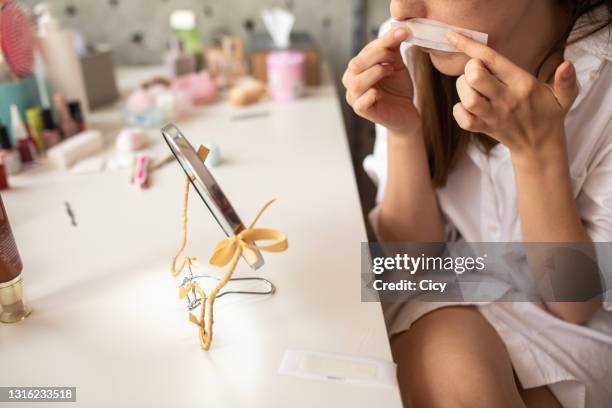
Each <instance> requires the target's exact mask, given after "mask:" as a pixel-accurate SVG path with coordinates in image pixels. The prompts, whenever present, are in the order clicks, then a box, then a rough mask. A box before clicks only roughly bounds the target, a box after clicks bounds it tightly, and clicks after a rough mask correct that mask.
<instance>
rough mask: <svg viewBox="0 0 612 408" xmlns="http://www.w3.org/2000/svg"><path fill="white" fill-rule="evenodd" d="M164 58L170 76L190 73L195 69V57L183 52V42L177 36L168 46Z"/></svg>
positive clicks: (174, 76) (175, 76)
mask: <svg viewBox="0 0 612 408" xmlns="http://www.w3.org/2000/svg"><path fill="white" fill-rule="evenodd" d="M164 59H165V62H166V70H167V71H168V75H169V76H170V77H171V78H177V77H180V76H183V75H186V74H190V73H193V72H195V70H196V59H195V57H194V56H193V55H191V54H188V53H186V52H185V49H184V47H183V42H182V41H181V40H180V39H178V38H176V39H174V40H173V41H172V42H171V43H170V48H169V50H168V52H167V53H166V55H165V58H164Z"/></svg>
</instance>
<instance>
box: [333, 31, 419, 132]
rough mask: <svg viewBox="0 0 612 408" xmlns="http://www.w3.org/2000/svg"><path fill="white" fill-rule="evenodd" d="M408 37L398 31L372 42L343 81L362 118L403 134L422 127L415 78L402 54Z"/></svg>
mask: <svg viewBox="0 0 612 408" xmlns="http://www.w3.org/2000/svg"><path fill="white" fill-rule="evenodd" d="M409 35H410V33H409V32H407V31H406V30H405V29H403V28H399V29H395V30H391V31H389V32H388V33H387V34H385V35H384V36H382V37H380V38H379V39H377V40H375V41H372V42H371V43H369V44H368V45H366V46H365V48H364V49H363V50H362V51H361V52H360V53H359V55H357V56H356V57H355V58H353V59H352V60H351V61H350V63H349V65H348V68H347V70H346V72H345V73H344V76H343V78H342V83H343V84H344V86H345V87H346V100H347V102H348V104H349V105H351V106H352V107H353V109H354V111H355V112H356V113H357V114H358V115H359V116H361V117H363V118H365V119H368V120H369V121H372V122H374V123H378V124H381V125H383V126H385V127H386V128H388V129H389V130H391V131H394V132H397V133H402V134H403V133H410V132H412V131H414V130H415V129H418V128H420V116H419V113H418V112H417V110H416V108H415V106H414V103H413V96H414V88H413V85H412V79H411V78H410V74H409V72H408V69H407V68H406V66H405V65H404V62H403V60H402V56H401V53H400V45H401V43H402V42H403V41H405V40H406V39H407V38H408V37H409Z"/></svg>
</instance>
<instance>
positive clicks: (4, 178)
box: [0, 163, 9, 191]
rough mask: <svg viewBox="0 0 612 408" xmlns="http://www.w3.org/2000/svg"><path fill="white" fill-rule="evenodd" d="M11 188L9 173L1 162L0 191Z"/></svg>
mask: <svg viewBox="0 0 612 408" xmlns="http://www.w3.org/2000/svg"><path fill="white" fill-rule="evenodd" d="M8 188H9V183H8V175H7V174H6V170H5V169H4V164H2V163H0V191H1V190H7V189H8Z"/></svg>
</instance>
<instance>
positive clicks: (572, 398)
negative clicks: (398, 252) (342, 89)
mask: <svg viewBox="0 0 612 408" xmlns="http://www.w3.org/2000/svg"><path fill="white" fill-rule="evenodd" d="M611 16H612V1H596V0H582V1H581V0H573V1H572V0H538V1H532V0H513V1H504V0H391V17H392V18H393V19H395V20H407V19H410V18H414V17H423V18H429V19H434V20H438V21H441V22H444V23H447V24H450V25H454V26H459V27H465V28H469V29H472V30H477V31H481V32H485V33H488V34H489V43H488V46H484V45H482V44H479V43H477V42H475V41H472V40H470V39H468V38H467V37H464V36H461V35H459V34H450V35H449V36H448V40H449V42H451V43H452V44H453V45H454V46H455V48H457V49H458V50H460V51H461V53H445V52H439V51H433V50H426V49H419V48H418V47H409V46H406V45H405V44H402V43H403V42H404V41H405V40H407V39H408V37H409V36H410V33H409V32H407V31H406V30H405V29H395V30H389V31H388V32H387V31H386V30H383V31H385V33H383V35H381V37H380V38H379V39H377V40H375V41H373V42H372V43H370V44H368V45H367V46H366V47H365V48H364V49H363V50H362V51H361V52H360V53H359V55H357V56H356V57H355V58H354V59H352V60H351V62H350V63H349V66H348V68H347V70H346V73H345V75H344V77H343V83H344V85H345V86H346V88H347V92H346V98H347V101H348V103H349V104H350V105H351V106H352V107H353V109H354V110H355V112H356V113H357V114H358V115H360V116H362V117H364V118H366V119H368V120H370V121H372V122H374V123H376V124H377V125H379V126H378V128H379V130H381V129H382V128H383V127H384V129H385V130H384V131H382V132H381V135H380V136H379V139H378V140H377V147H376V149H375V155H374V157H373V158H370V159H368V162H367V163H366V169H367V170H369V171H370V172H371V173H372V175H373V176H374V178H375V180H377V181H378V183H379V191H380V192H381V194H380V195H379V198H380V203H379V206H378V207H377V209H376V210H375V211H374V212H373V214H372V221H373V224H374V226H375V229H376V231H377V234H378V236H379V238H380V240H381V241H386V242H396V241H397V242H440V241H449V240H454V239H459V238H460V239H464V240H466V241H474V242H486V241H489V242H491V241H506V242H508V241H511V242H574V243H590V242H595V241H602V242H610V241H612V122H611V118H612V62H611V60H612V49H611V45H610V40H611V37H610V21H611ZM384 144H387V148H386V151H384V150H385V149H383V150H381V146H384ZM603 305H604V306H605V307H602V302H598V301H597V302H596V301H592V302H572V303H568V302H565V303H564V302H544V301H543V302H541V303H536V302H531V303H530V302H522V303H518V302H517V303H501V302H498V303H490V304H484V305H482V304H481V305H478V306H466V305H452V304H436V303H428V304H427V303H414V302H413V303H406V304H396V305H385V317H386V319H387V323H388V328H389V331H390V336H391V347H392V351H393V355H394V359H395V361H396V363H397V364H398V379H399V383H400V389H401V392H402V397H403V399H404V402H405V404H406V405H408V406H416V407H451V406H468V407H525V406H527V407H559V406H563V407H609V406H612V380H611V378H612V313H610V312H609V311H607V310H606V309H607V308H608V306H610V305H609V304H608V303H607V302H604V304H603Z"/></svg>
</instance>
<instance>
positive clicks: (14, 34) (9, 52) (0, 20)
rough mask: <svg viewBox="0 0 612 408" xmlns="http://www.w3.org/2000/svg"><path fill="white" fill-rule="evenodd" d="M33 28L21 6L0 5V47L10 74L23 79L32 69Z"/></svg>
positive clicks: (2, 3)
mask: <svg viewBox="0 0 612 408" xmlns="http://www.w3.org/2000/svg"><path fill="white" fill-rule="evenodd" d="M35 38H36V37H35V35H34V27H33V24H32V21H31V20H30V17H29V16H28V15H27V13H26V12H25V11H24V10H23V8H22V7H21V5H19V4H18V3H16V2H15V1H11V0H7V1H4V2H1V3H0V46H1V47H2V54H3V55H4V60H5V61H6V64H7V65H8V67H9V68H10V70H11V72H12V73H13V74H14V75H15V76H17V77H19V78H23V77H26V76H28V75H30V74H31V73H32V69H33V67H34V44H35Z"/></svg>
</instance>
